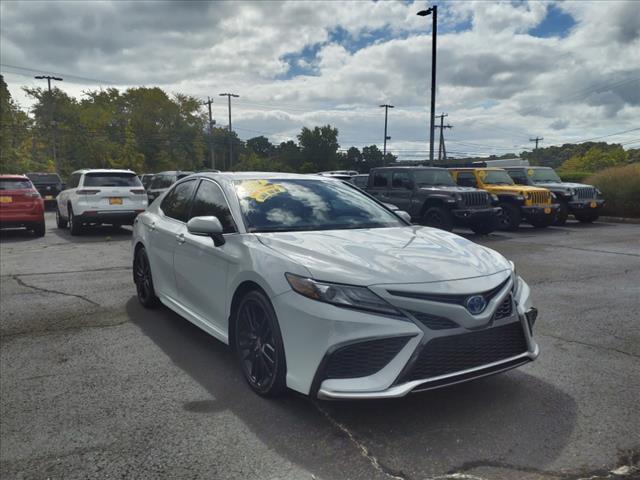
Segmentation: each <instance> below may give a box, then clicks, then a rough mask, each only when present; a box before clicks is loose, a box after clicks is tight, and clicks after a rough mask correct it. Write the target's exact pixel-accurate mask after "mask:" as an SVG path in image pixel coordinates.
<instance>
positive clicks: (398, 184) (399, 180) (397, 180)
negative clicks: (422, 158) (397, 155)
mask: <svg viewBox="0 0 640 480" xmlns="http://www.w3.org/2000/svg"><path fill="white" fill-rule="evenodd" d="M410 184H411V176H410V175H409V172H393V175H392V176H391V188H410Z"/></svg>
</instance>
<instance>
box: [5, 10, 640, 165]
mask: <svg viewBox="0 0 640 480" xmlns="http://www.w3.org/2000/svg"><path fill="white" fill-rule="evenodd" d="M430 5H431V4H430V3H428V2H425V1H415V2H414V1H404V2H393V1H377V2H369V1H352V2H342V1H329V2H322V1H313V2H311V1H306V2H304V1H282V2H267V1H262V2H211V3H210V2H184V1H180V2H170V1H163V2H142V1H139V2H125V1H104V2H98V1H92V2H79V1H72V2H62V1H60V2H55V1H50V2H38V1H34V0H31V1H25V2H17V1H9V0H3V1H2V2H1V3H0V27H1V28H0V63H1V65H0V72H1V73H2V74H3V75H4V77H5V81H6V82H7V83H8V85H9V89H10V92H11V94H12V96H13V97H14V99H16V101H18V102H19V104H20V105H21V106H22V107H23V108H25V109H28V108H29V106H30V105H31V100H30V99H29V98H28V97H27V96H26V95H25V94H24V92H23V91H22V89H21V87H22V86H36V85H40V86H45V85H46V84H45V83H43V82H42V81H38V80H34V79H33V76H34V75H37V74H51V73H55V74H58V75H59V76H61V77H63V78H64V81H63V82H60V83H57V84H56V86H57V87H59V88H61V89H63V90H64V91H65V92H67V93H68V94H69V95H72V96H76V97H78V98H80V97H81V96H82V95H83V92H85V91H87V90H96V89H100V88H109V87H117V88H120V89H124V88H128V87H132V86H148V87H151V86H159V87H161V88H163V89H165V90H167V91H168V92H171V93H186V94H190V95H193V96H195V97H198V98H200V99H202V100H206V98H207V96H211V97H213V98H214V104H213V113H214V117H215V119H216V121H217V124H218V125H219V126H225V125H227V122H228V120H227V118H228V113H227V103H226V99H225V98H222V97H219V96H218V95H219V93H223V92H232V93H235V94H237V95H239V98H237V99H233V104H232V114H233V117H232V123H233V128H234V130H236V132H237V133H238V135H239V136H240V138H242V139H248V138H251V137H254V136H258V135H264V136H266V137H268V138H269V139H270V140H271V141H272V142H274V143H279V142H281V141H286V140H289V139H294V140H295V137H296V135H297V134H298V133H299V132H300V129H301V128H302V127H303V126H308V127H314V126H316V125H325V124H330V125H332V126H335V127H337V128H338V130H339V142H340V145H341V147H343V148H348V147H350V146H357V147H359V148H362V147H363V146H365V145H371V144H378V145H379V146H380V147H381V148H382V141H383V135H384V133H383V131H384V130H383V129H384V109H383V108H380V107H379V105H380V104H385V103H386V104H391V105H394V106H395V108H393V109H390V110H389V119H388V122H389V127H388V135H389V136H391V139H390V140H389V141H388V145H387V148H388V150H389V151H391V152H393V153H395V154H396V155H398V156H399V158H400V159H405V160H421V159H424V158H426V157H427V156H428V141H429V128H428V126H429V101H430V72H431V27H432V17H431V16H427V17H420V16H417V15H416V12H418V11H419V10H422V9H424V8H426V7H428V6H430ZM436 65H437V72H438V74H437V89H436V114H440V113H441V112H443V113H446V114H448V116H447V117H446V119H445V124H450V125H451V126H452V128H450V129H446V130H445V137H446V145H447V151H448V152H449V154H450V156H454V157H455V156H458V157H462V156H467V155H478V156H482V155H490V154H496V155H502V154H504V153H507V152H520V151H522V150H525V149H527V150H531V149H532V148H533V142H531V141H529V140H530V139H531V138H534V137H542V138H543V139H544V140H542V142H541V143H540V145H541V146H549V145H561V144H563V143H568V142H580V141H585V140H589V139H594V140H601V141H608V142H616V143H621V144H623V145H624V146H625V148H638V147H640V2H639V1H606V2H597V1H566V2H541V1H512V2H490V1H469V2H451V1H441V2H439V3H438V40H437V62H436ZM204 108H206V107H203V111H204ZM436 138H437V135H436ZM436 151H437V144H436Z"/></svg>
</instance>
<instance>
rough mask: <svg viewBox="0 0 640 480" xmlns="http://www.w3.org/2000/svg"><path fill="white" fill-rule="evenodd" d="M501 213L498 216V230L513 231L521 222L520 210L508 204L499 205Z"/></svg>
mask: <svg viewBox="0 0 640 480" xmlns="http://www.w3.org/2000/svg"><path fill="white" fill-rule="evenodd" d="M500 207H501V208H502V211H501V212H500V215H499V216H498V227H499V228H500V230H507V231H511V232H513V231H515V230H517V229H518V226H519V225H520V222H521V220H522V215H521V214H520V209H519V208H518V207H516V206H515V205H511V204H510V203H501V204H500Z"/></svg>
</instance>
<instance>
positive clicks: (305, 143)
mask: <svg viewBox="0 0 640 480" xmlns="http://www.w3.org/2000/svg"><path fill="white" fill-rule="evenodd" d="M298 141H299V142H300V149H301V152H302V158H303V159H304V163H305V164H308V165H307V166H306V167H305V169H309V168H312V169H313V171H316V172H318V171H323V170H334V169H335V168H336V167H337V164H338V148H340V145H339V144H338V129H337V128H333V127H332V126H331V125H325V126H324V127H315V128H314V129H313V130H310V129H309V128H307V127H303V128H302V131H301V132H300V134H299V135H298ZM303 166H304V164H303ZM301 169H302V167H301Z"/></svg>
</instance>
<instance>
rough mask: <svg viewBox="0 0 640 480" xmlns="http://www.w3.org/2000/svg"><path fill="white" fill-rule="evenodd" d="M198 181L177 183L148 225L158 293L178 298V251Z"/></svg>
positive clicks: (154, 280) (150, 257)
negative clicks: (174, 270)
mask: <svg viewBox="0 0 640 480" xmlns="http://www.w3.org/2000/svg"><path fill="white" fill-rule="evenodd" d="M196 183H197V182H196V180H195V179H194V180H187V181H185V182H180V183H178V184H176V185H175V186H174V187H173V188H172V189H171V191H169V192H168V193H167V195H166V196H165V197H164V198H163V200H162V203H161V204H160V206H159V208H158V214H157V215H155V216H154V218H153V219H152V220H151V224H150V225H147V227H148V228H149V229H150V230H151V232H150V234H149V239H150V240H149V243H150V245H151V248H150V249H149V253H150V255H149V261H150V263H151V271H152V273H153V284H154V288H155V289H156V290H157V293H158V294H160V295H164V296H166V297H168V298H170V299H171V300H173V301H177V300H178V291H177V287H176V280H175V276H174V273H173V255H174V250H175V249H176V247H177V246H178V245H179V242H180V241H181V239H182V238H183V236H184V232H185V231H186V227H185V224H186V222H187V219H188V216H189V209H190V207H191V199H192V197H193V192H194V190H195V186H196Z"/></svg>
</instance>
